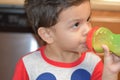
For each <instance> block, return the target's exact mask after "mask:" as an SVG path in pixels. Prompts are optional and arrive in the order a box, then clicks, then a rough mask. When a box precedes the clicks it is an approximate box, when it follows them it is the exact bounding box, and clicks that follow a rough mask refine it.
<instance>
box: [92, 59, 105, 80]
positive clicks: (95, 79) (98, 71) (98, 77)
mask: <svg viewBox="0 0 120 80" xmlns="http://www.w3.org/2000/svg"><path fill="white" fill-rule="evenodd" d="M102 73H103V63H102V61H100V62H99V63H98V64H97V65H96V67H95V69H94V71H93V74H92V77H91V80H102Z"/></svg>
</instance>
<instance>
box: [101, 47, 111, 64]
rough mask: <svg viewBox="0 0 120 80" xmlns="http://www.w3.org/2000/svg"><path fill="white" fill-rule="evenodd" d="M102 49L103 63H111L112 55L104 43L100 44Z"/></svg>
mask: <svg viewBox="0 0 120 80" xmlns="http://www.w3.org/2000/svg"><path fill="white" fill-rule="evenodd" d="M102 48H103V50H104V63H105V64H111V63H112V55H111V54H110V51H109V48H108V47H107V46H106V45H102Z"/></svg>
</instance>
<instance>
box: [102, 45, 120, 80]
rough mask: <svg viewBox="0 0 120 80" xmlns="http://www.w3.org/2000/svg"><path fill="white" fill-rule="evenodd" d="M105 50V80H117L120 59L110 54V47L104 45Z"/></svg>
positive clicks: (119, 70)
mask: <svg viewBox="0 0 120 80" xmlns="http://www.w3.org/2000/svg"><path fill="white" fill-rule="evenodd" d="M103 49H104V71H103V80H117V77H118V73H119V72H120V57H118V56H116V55H114V54H112V53H110V51H109V49H108V47H107V46H106V45H103Z"/></svg>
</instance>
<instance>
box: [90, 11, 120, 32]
mask: <svg viewBox="0 0 120 80" xmlns="http://www.w3.org/2000/svg"><path fill="white" fill-rule="evenodd" d="M91 23H92V26H103V27H108V28H109V29H111V30H112V31H113V32H114V33H120V11H107V10H92V16H91Z"/></svg>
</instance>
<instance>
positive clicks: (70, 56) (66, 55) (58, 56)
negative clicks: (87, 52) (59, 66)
mask: <svg viewBox="0 0 120 80" xmlns="http://www.w3.org/2000/svg"><path fill="white" fill-rule="evenodd" d="M45 55H46V57H47V58H49V59H51V60H54V61H58V62H64V63H71V62H74V61H76V60H78V59H79V57H80V54H79V53H75V52H68V51H65V50H60V49H58V48H54V47H51V46H46V49H45Z"/></svg>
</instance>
